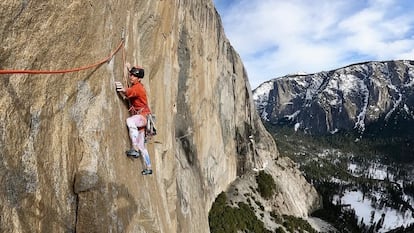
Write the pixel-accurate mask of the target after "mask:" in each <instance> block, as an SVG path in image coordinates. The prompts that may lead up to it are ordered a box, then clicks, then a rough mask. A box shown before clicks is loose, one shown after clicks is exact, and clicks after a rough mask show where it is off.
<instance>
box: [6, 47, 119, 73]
mask: <svg viewBox="0 0 414 233" xmlns="http://www.w3.org/2000/svg"><path fill="white" fill-rule="evenodd" d="M123 44H124V40H123V39H122V40H121V42H120V43H119V45H118V47H117V48H116V49H115V50H114V51H113V52H112V53H111V54H110V55H109V56H108V57H106V58H104V59H102V60H101V61H98V62H96V63H94V64H91V65H86V66H82V67H78V68H72V69H66V70H0V75H1V74H63V73H71V72H76V71H81V70H86V69H90V68H93V67H96V66H99V65H101V64H103V63H105V62H107V61H109V60H111V58H112V57H113V56H114V55H115V54H116V53H117V52H118V51H119V50H120V49H121V47H123Z"/></svg>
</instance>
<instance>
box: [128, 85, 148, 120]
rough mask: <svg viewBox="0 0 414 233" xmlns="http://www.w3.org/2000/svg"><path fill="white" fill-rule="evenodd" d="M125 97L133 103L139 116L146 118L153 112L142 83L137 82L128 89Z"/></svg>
mask: <svg viewBox="0 0 414 233" xmlns="http://www.w3.org/2000/svg"><path fill="white" fill-rule="evenodd" d="M125 95H126V96H127V97H128V99H129V100H130V101H131V104H132V106H133V107H134V109H135V111H137V112H138V113H139V114H141V115H144V116H146V115H147V114H149V113H151V110H150V109H149V107H148V100H147V93H146V91H145V88H144V85H142V83H141V82H137V83H136V84H134V85H133V86H132V87H130V88H127V89H126V90H125Z"/></svg>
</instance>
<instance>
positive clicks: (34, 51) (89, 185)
mask: <svg viewBox="0 0 414 233" xmlns="http://www.w3.org/2000/svg"><path fill="white" fill-rule="evenodd" d="M0 22H1V24H0V41H1V43H0V44H1V47H0V69H23V70H33V69H34V70H57V69H64V68H70V67H79V66H83V65H87V64H91V63H93V62H95V61H98V60H100V59H102V58H103V57H106V56H107V55H108V54H109V53H110V52H111V51H113V50H114V49H115V47H116V46H117V45H118V44H119V43H120V40H121V32H122V31H124V34H125V43H124V44H125V57H126V60H127V61H129V62H130V63H131V64H139V65H142V66H143V67H144V68H145V70H146V77H145V78H144V85H145V86H146V87H147V91H148V95H149V100H150V105H151V108H152V110H153V112H154V113H155V115H156V119H157V126H158V135H157V136H156V137H155V138H154V139H153V140H152V141H150V142H149V143H148V148H149V152H150V155H151V159H152V163H153V168H154V174H153V175H152V176H145V177H144V176H142V175H141V174H140V171H141V169H142V164H141V162H140V160H131V159H129V158H127V157H126V156H125V154H124V151H125V150H126V149H127V148H129V146H130V145H129V139H128V133H127V128H126V126H125V118H126V117H127V116H128V112H127V108H126V106H125V105H124V104H123V102H122V101H121V100H120V99H119V98H118V96H117V94H116V93H115V90H114V82H115V81H123V78H122V76H123V69H122V67H123V63H124V62H123V59H122V50H121V52H119V53H117V54H116V55H115V56H114V57H113V58H112V59H111V60H110V61H109V62H106V63H104V64H103V65H100V66H98V67H96V68H93V69H87V70H84V71H79V72H74V73H65V74H50V75H27V74H13V75H1V76H0V88H1V95H0V109H1V110H0V117H1V119H2V121H0V154H1V155H0V211H1V216H0V231H1V232H11V233H17V232H208V231H209V227H208V211H209V209H210V207H211V204H212V202H213V201H214V198H215V196H216V195H217V194H218V193H219V192H221V191H222V190H226V188H227V187H228V186H229V185H230V184H231V182H233V181H234V180H235V179H236V177H237V176H238V175H242V174H245V173H246V171H249V170H251V169H252V168H253V167H259V168H264V165H266V164H273V163H272V161H273V160H274V158H275V157H277V151H276V146H275V144H274V142H273V140H272V139H271V137H270V136H269V135H268V134H267V132H266V131H265V130H264V128H263V126H262V124H261V122H260V120H259V119H258V117H257V116H256V113H255V110H254V106H253V103H252V97H251V90H250V87H249V84H248V81H247V77H246V73H245V71H244V68H243V65H242V63H241V60H240V58H239V56H238V55H237V53H235V51H234V50H233V48H232V47H231V46H230V44H229V42H228V41H227V39H226V38H225V35H224V33H223V29H222V25H221V22H220V19H219V17H218V15H217V12H216V11H215V9H214V6H213V4H212V1H211V0H201V1H200V0H198V1H192V0H175V1H165V0H164V1H163V0H151V1H150V0H140V1H132V0H123V1H104V2H102V1H98V0H90V1H75V0H71V1H63V0H49V1H13V0H5V1H2V3H0ZM250 136H252V137H253V140H254V142H255V149H251V143H252V140H251V138H250V139H249V137H250ZM254 151H256V152H254ZM271 167H274V166H273V165H272V166H269V168H271ZM276 167H277V166H276ZM269 168H266V169H269ZM283 171H284V169H280V170H278V171H273V173H275V172H276V173H283V174H285V175H286V176H292V177H295V178H294V179H292V180H291V181H292V182H294V183H297V185H298V186H297V187H308V188H309V189H310V190H311V192H310V193H312V195H310V196H309V192H307V193H304V192H299V193H293V192H292V190H290V189H289V188H286V189H283V188H281V190H282V193H283V195H281V198H282V200H281V202H280V203H283V204H282V205H284V206H285V207H286V208H285V210H286V212H289V213H292V214H295V215H302V216H304V215H306V214H307V211H308V209H310V208H311V206H312V205H313V202H314V201H315V198H316V197H315V192H314V190H313V189H312V188H311V186H309V185H308V184H307V183H306V182H305V180H304V179H303V177H302V176H300V174H297V173H296V174H295V175H290V173H287V172H290V169H287V170H286V172H283ZM295 171H297V170H295ZM285 178H286V177H285ZM281 179H283V177H282V178H281ZM281 186H283V185H281ZM290 186H291V183H290V184H286V187H290ZM294 190H296V189H294ZM301 194H303V195H301ZM292 197H294V198H297V200H295V199H294V198H292ZM296 202H297V203H296ZM293 203H296V204H293ZM298 203H299V204H300V206H299V207H298V206H296V205H298Z"/></svg>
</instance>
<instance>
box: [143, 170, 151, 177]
mask: <svg viewBox="0 0 414 233" xmlns="http://www.w3.org/2000/svg"><path fill="white" fill-rule="evenodd" d="M141 174H142V175H144V176H145V175H151V174H152V169H144V170H142V172H141Z"/></svg>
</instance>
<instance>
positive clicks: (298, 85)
mask: <svg viewBox="0 0 414 233" xmlns="http://www.w3.org/2000/svg"><path fill="white" fill-rule="evenodd" d="M253 97H254V100H255V103H256V107H257V110H258V112H259V114H260V116H261V118H262V120H264V121H266V122H268V123H270V124H272V125H288V126H291V127H294V128H295V130H301V131H304V132H307V133H309V134H313V135H324V134H334V133H337V132H344V131H347V132H348V131H354V132H356V133H358V134H360V135H377V134H378V133H384V134H388V135H400V134H401V133H408V134H412V129H413V126H414V61H409V60H398V61H384V62H365V63H358V64H353V65H350V66H346V67H343V68H339V69H336V70H331V71H327V72H320V73H315V74H306V75H288V76H284V77H281V78H276V79H273V80H270V81H268V82H265V83H263V84H261V85H260V86H259V87H257V88H256V89H255V90H254V91H253Z"/></svg>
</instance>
